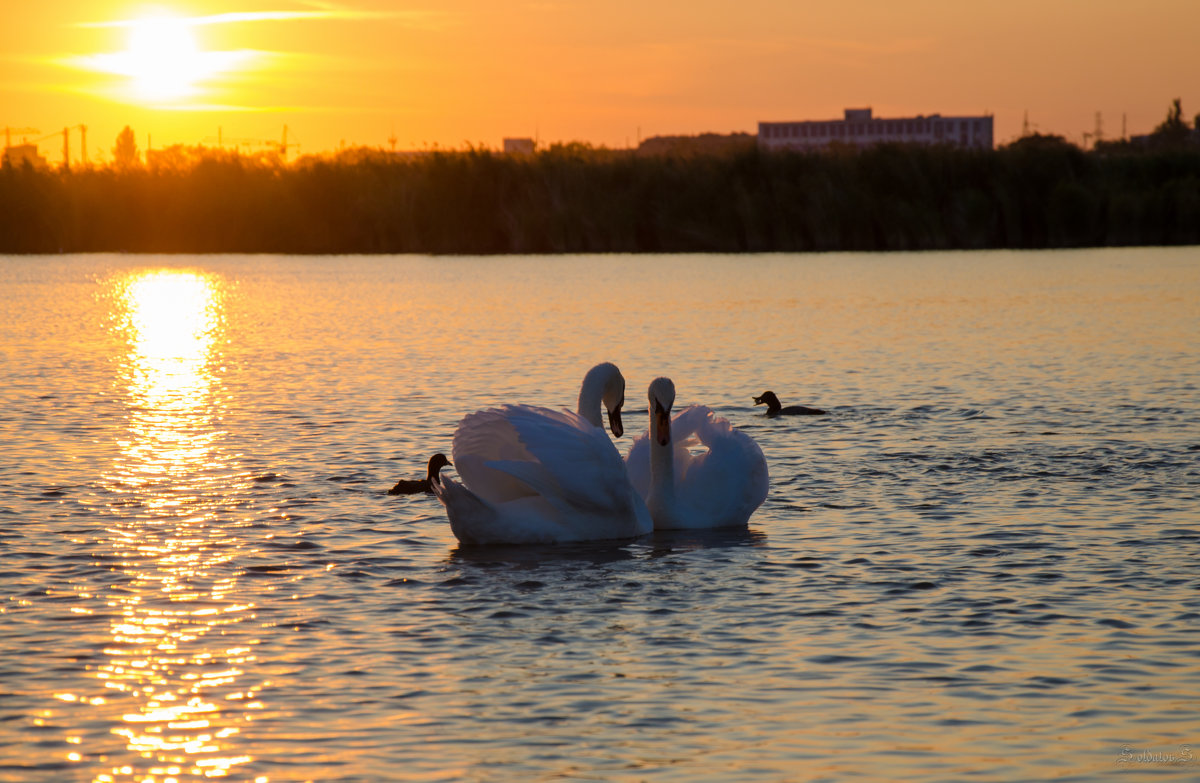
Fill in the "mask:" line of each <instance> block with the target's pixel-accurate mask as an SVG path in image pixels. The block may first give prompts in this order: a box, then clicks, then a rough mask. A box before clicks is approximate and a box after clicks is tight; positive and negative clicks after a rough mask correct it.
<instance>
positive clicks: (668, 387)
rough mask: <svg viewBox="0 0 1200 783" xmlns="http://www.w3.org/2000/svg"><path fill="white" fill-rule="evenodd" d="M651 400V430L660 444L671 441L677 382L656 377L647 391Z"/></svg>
mask: <svg viewBox="0 0 1200 783" xmlns="http://www.w3.org/2000/svg"><path fill="white" fill-rule="evenodd" d="M647 396H648V397H649V400H650V432H651V433H652V434H653V437H654V438H655V440H657V441H658V444H659V445H660V446H666V445H667V444H668V443H670V442H671V406H672V405H674V404H675V384H674V383H672V382H671V379H670V378H655V379H654V380H653V381H652V382H651V383H650V389H649V390H648V392H647Z"/></svg>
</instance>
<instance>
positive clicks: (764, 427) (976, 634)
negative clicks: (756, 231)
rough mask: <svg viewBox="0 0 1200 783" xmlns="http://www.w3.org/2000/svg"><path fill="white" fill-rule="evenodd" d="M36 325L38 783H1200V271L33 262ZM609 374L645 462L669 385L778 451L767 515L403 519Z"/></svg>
mask: <svg viewBox="0 0 1200 783" xmlns="http://www.w3.org/2000/svg"><path fill="white" fill-rule="evenodd" d="M0 319H2V320H0V349H2V354H0V357H2V358H0V362H2V363H0V374H2V377H3V385H2V386H0V441H2V442H3V444H4V446H3V449H0V475H2V476H3V477H4V480H3V482H2V483H0V553H2V559H0V589H2V591H3V592H2V596H0V598H2V599H3V600H2V602H0V779H3V780H13V781H67V780H70V781H156V783H162V782H164V781H189V780H200V779H207V778H213V777H225V778H226V779H229V780H239V781H240V780H256V781H301V780H314V781H378V780H417V781H459V780H471V781H514V780H522V781H537V780H564V779H565V780H590V781H595V780H602V781H641V780H645V781H704V780H711V781H731V780H739V781H785V780H787V781H792V780H831V781H834V780H848V779H859V780H880V779H897V778H903V779H914V780H954V781H960V780H976V781H1001V780H1045V779H1052V778H1053V779H1057V780H1095V779H1097V778H1100V777H1105V776H1108V775H1116V774H1122V773H1129V774H1136V775H1156V776H1158V777H1165V778H1169V779H1195V778H1196V777H1197V776H1200V707H1198V705H1200V565H1198V564H1200V524H1198V522H1200V351H1198V350H1197V348H1198V347H1200V339H1198V338H1200V249H1198V248H1180V249H1120V250H1103V251H1100V250H1088V251H1078V252H1025V253H1010V252H995V253H990V252H989V253H939V254H912V255H853V254H846V255H842V254H839V255H817V256H795V255H767V256H737V257H725V256H597V257H550V258H544V257H509V258H426V257H335V258H311V257H277V256H251V257H232V256H215V257H209V256H122V255H103V256H54V257H3V258H0ZM605 360H611V361H613V362H616V363H617V364H618V365H619V366H620V367H621V368H622V370H623V371H624V374H625V376H626V378H627V379H628V384H629V387H628V392H627V403H628V404H627V412H626V419H625V421H626V430H627V433H626V436H625V437H624V438H622V439H621V440H619V441H618V447H619V448H620V449H621V450H622V451H625V450H627V449H628V445H629V443H630V442H631V437H630V435H631V434H632V435H637V434H640V433H641V432H643V431H644V430H645V427H646V413H645V388H646V385H647V384H648V383H649V381H650V380H651V379H652V378H653V377H655V376H656V375H660V374H665V375H669V376H671V377H672V378H673V379H674V381H675V385H676V388H677V389H678V392H679V398H678V405H679V406H680V407H681V406H682V405H685V404H688V403H692V402H702V403H706V404H708V405H711V406H712V407H714V408H715V409H716V410H717V411H718V412H719V413H720V414H721V415H723V416H726V417H728V418H729V419H730V420H731V421H732V422H733V423H734V424H735V425H736V426H737V427H739V428H741V429H742V430H743V431H745V432H747V433H749V434H750V435H752V436H753V437H754V438H755V439H757V441H758V442H759V443H760V444H761V445H762V448H763V450H764V452H765V453H766V455H767V459H768V462H769V465H770V471H771V492H770V496H769V497H768V499H767V501H766V503H765V504H764V505H763V506H762V508H760V509H759V511H758V512H757V513H756V514H755V515H754V517H753V518H752V519H751V521H750V528H749V530H748V531H742V532H728V531H727V532H721V533H715V534H705V535H694V534H687V533H681V534H672V535H663V534H656V535H653V536H650V537H647V538H644V539H641V540H636V541H627V542H615V543H601V544H590V545H576V546H565V547H547V548H540V549H495V550H487V549H480V550H468V549H460V548H459V547H458V546H457V542H456V541H455V539H454V537H453V536H452V535H451V533H450V529H449V526H448V524H447V522H446V517H445V514H444V512H443V510H442V508H441V506H440V505H439V504H438V502H437V501H436V500H435V499H433V498H428V497H424V496H421V497H390V496H388V495H386V494H385V493H386V490H387V489H388V488H389V487H390V486H391V485H392V484H393V483H394V482H395V481H396V479H398V478H400V477H404V476H409V477H419V476H421V475H422V474H423V469H424V464H425V460H426V459H427V458H428V457H429V455H430V454H432V453H433V452H435V451H448V450H449V446H450V437H451V434H452V432H453V430H454V426H455V424H456V422H457V421H458V419H459V418H460V417H462V416H463V415H464V414H466V413H469V412H471V411H473V410H477V409H479V408H483V407H487V406H491V405H496V404H499V403H503V402H509V401H517V402H528V403H537V404H544V405H550V406H555V407H560V406H566V407H573V406H574V403H575V397H576V395H577V393H578V385H579V382H580V380H581V379H582V376H583V373H584V372H585V371H586V370H587V369H588V368H589V367H590V366H591V365H593V364H595V363H597V362H599V361H605ZM766 389H772V390H774V391H775V392H776V393H777V394H778V395H779V396H780V398H781V399H782V400H783V402H784V404H794V403H802V404H809V405H817V406H820V407H823V408H826V409H827V410H829V412H830V415H828V416H825V417H800V418H792V419H774V420H771V419H766V418H765V417H763V415H762V410H763V409H762V408H758V409H755V408H754V406H753V405H752V404H751V398H752V397H753V396H755V395H757V394H761V393H762V392H763V391H764V390H766Z"/></svg>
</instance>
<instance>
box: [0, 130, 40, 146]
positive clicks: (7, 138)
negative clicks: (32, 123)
mask: <svg viewBox="0 0 1200 783" xmlns="http://www.w3.org/2000/svg"><path fill="white" fill-rule="evenodd" d="M14 133H17V134H20V135H22V136H27V135H30V134H34V133H41V131H40V130H38V129H37V128H13V127H11V126H7V125H6V126H5V128H4V146H5V148H6V149H7V148H8V147H11V146H12V135H13V134H14ZM22 141H24V140H23V139H22Z"/></svg>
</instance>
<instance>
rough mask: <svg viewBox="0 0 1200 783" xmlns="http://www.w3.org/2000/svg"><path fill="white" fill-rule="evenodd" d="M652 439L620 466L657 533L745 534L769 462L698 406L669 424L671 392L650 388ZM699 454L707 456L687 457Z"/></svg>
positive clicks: (663, 383) (643, 440)
mask: <svg viewBox="0 0 1200 783" xmlns="http://www.w3.org/2000/svg"><path fill="white" fill-rule="evenodd" d="M649 398H650V431H649V432H648V433H646V434H645V435H643V436H642V437H640V438H638V439H637V440H636V441H635V442H634V444H633V446H632V448H630V450H629V456H628V457H626V465H627V467H628V469H629V477H630V481H631V482H632V483H633V486H634V488H635V489H636V490H637V491H638V492H639V493H640V494H641V495H642V497H644V498H645V499H646V505H647V507H649V510H650V516H652V517H653V518H654V529H655V530H676V529H683V528H718V527H743V526H745V525H746V523H747V521H748V520H749V519H750V515H751V514H753V513H754V510H755V509H757V508H758V507H759V506H760V505H762V502H763V501H764V500H766V498H767V487H768V483H769V478H768V475H767V460H766V457H764V456H763V452H762V449H761V448H759V446H758V444H757V443H755V442H754V439H753V438H751V437H750V436H749V435H747V434H745V433H744V432H739V431H738V430H736V429H734V428H733V425H731V424H730V423H729V421H728V420H726V419H722V418H720V417H718V416H716V415H714V414H713V412H712V410H711V409H709V408H707V407H705V406H703V405H693V406H692V407H690V408H687V409H685V410H683V411H681V412H680V413H679V415H678V416H676V417H675V418H674V420H672V419H671V406H672V405H673V404H674V403H675V384H674V383H672V382H671V379H670V378H656V379H655V380H654V382H653V383H651V384H650V389H649ZM698 446H704V447H707V451H704V452H702V453H698V454H693V453H692V449H694V448H696V447H698Z"/></svg>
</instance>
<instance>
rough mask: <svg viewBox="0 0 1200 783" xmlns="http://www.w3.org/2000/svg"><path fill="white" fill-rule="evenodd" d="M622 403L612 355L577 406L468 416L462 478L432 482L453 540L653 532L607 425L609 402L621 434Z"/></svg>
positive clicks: (544, 540) (458, 447)
mask: <svg viewBox="0 0 1200 783" xmlns="http://www.w3.org/2000/svg"><path fill="white" fill-rule="evenodd" d="M624 402H625V378H624V377H623V376H622V375H621V372H620V371H619V370H618V369H617V368H616V366H615V365H613V364H610V363H607V362H606V363H604V364H600V365H597V366H595V367H593V368H592V369H591V370H590V371H588V373H587V375H586V376H585V377H584V381H583V384H582V387H581V388H580V391H579V403H578V410H577V411H576V412H574V413H572V412H570V411H565V410H563V411H554V410H550V409H548V408H540V407H534V406H529V405H505V406H502V407H500V408H491V409H487V410H482V411H477V412H475V413H472V414H470V415H468V416H466V417H465V418H463V420H462V421H461V422H459V425H458V428H457V429H456V430H455V433H454V441H453V456H454V464H455V465H456V466H457V470H458V474H459V476H460V477H461V478H462V480H463V483H462V484H459V483H457V482H454V481H452V480H449V479H446V478H443V479H442V480H441V482H440V483H438V484H435V485H434V494H435V495H437V497H438V499H439V500H441V501H442V504H443V505H444V506H445V507H446V516H447V517H448V518H449V520H450V529H451V530H452V531H453V532H454V535H455V537H457V538H458V540H459V541H460V542H461V543H463V544H466V545H486V544H548V543H559V542H565V541H590V540H601V539H613V538H632V537H634V536H639V535H643V534H645V533H648V532H650V531H651V530H652V529H653V527H654V523H653V521H652V520H651V519H650V515H649V513H648V512H647V511H646V507H645V503H644V502H642V500H641V498H640V497H639V496H638V495H637V493H636V492H635V491H634V489H633V487H632V486H631V485H630V483H629V476H628V474H627V473H626V471H625V464H624V462H623V461H622V459H621V455H620V454H619V453H617V449H616V447H615V446H614V445H613V443H612V441H611V440H609V439H608V435H607V434H606V433H605V432H604V428H603V425H602V424H601V421H602V419H601V408H602V407H603V408H604V409H605V410H607V412H608V421H609V426H610V427H611V428H612V431H613V434H614V435H617V436H618V437H619V436H620V435H621V433H622V432H623V431H624V428H623V427H622V424H621V406H622V405H623V404H624Z"/></svg>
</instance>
